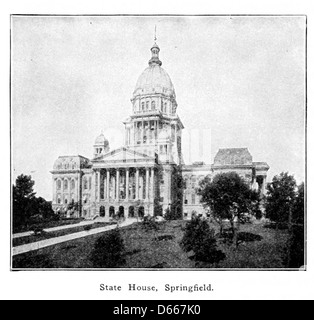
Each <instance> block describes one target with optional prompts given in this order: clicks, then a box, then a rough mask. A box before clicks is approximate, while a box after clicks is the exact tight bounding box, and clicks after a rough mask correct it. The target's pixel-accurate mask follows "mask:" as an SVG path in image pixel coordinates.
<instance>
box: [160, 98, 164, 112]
mask: <svg viewBox="0 0 314 320" xmlns="http://www.w3.org/2000/svg"><path fill="white" fill-rule="evenodd" d="M161 112H164V103H163V101H162V100H161Z"/></svg>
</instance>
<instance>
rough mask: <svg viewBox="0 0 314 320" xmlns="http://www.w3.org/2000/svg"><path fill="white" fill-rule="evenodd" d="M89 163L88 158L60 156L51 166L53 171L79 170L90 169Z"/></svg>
mask: <svg viewBox="0 0 314 320" xmlns="http://www.w3.org/2000/svg"><path fill="white" fill-rule="evenodd" d="M90 167H91V162H90V160H89V159H88V158H86V157H83V156H80V155H77V156H60V157H58V159H57V160H56V161H55V163H54V165H53V170H57V171H58V170H79V169H83V168H90Z"/></svg>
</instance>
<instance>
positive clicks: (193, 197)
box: [192, 194, 195, 204]
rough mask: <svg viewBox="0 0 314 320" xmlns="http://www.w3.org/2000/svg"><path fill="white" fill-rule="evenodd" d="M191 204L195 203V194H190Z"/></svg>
mask: <svg viewBox="0 0 314 320" xmlns="http://www.w3.org/2000/svg"><path fill="white" fill-rule="evenodd" d="M192 204H195V194H192Z"/></svg>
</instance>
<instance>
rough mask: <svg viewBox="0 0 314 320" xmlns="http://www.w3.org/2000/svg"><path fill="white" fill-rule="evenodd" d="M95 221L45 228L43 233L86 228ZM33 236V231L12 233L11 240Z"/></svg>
mask: <svg viewBox="0 0 314 320" xmlns="http://www.w3.org/2000/svg"><path fill="white" fill-rule="evenodd" d="M95 222H96V221H95V220H92V221H90V220H89V221H81V222H79V223H75V224H66V225H64V226H59V227H53V228H47V229H44V231H45V232H53V231H58V230H64V229H69V228H75V227H82V226H87V225H89V224H93V223H95ZM33 234H34V231H26V232H21V233H14V234H13V235H12V238H13V239H16V238H22V237H28V236H32V235H33Z"/></svg>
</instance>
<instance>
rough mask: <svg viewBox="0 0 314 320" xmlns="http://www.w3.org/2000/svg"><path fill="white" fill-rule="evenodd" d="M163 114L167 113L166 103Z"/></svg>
mask: <svg viewBox="0 0 314 320" xmlns="http://www.w3.org/2000/svg"><path fill="white" fill-rule="evenodd" d="M164 112H165V113H167V103H166V102H165V104H164Z"/></svg>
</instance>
